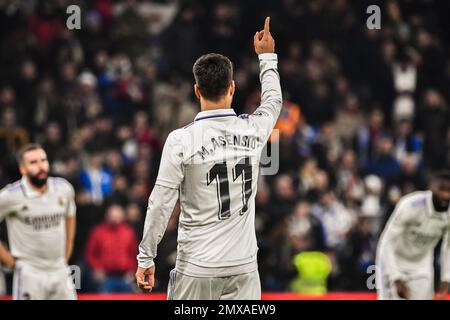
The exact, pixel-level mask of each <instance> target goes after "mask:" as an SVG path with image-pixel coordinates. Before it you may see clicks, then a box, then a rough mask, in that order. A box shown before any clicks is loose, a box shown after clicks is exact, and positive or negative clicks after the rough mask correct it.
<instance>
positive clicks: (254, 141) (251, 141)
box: [197, 134, 261, 160]
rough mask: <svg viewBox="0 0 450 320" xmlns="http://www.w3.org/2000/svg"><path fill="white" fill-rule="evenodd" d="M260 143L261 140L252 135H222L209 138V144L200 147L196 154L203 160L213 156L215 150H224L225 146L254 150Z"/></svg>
mask: <svg viewBox="0 0 450 320" xmlns="http://www.w3.org/2000/svg"><path fill="white" fill-rule="evenodd" d="M260 143H261V139H260V138H259V137H257V136H252V135H240V134H224V135H220V136H217V137H212V138H211V144H208V146H207V147H205V146H202V148H201V150H199V151H197V154H198V155H199V156H201V157H202V159H203V160H204V159H205V158H206V157H207V156H209V155H211V154H214V151H215V150H216V149H217V148H224V147H226V146H227V145H231V146H240V147H244V148H250V149H256V148H257V147H258V146H259V145H260Z"/></svg>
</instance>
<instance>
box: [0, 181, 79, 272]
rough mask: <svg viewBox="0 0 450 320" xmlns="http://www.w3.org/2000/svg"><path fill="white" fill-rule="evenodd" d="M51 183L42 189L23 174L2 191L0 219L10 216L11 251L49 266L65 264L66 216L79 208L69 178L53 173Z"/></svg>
mask: <svg viewBox="0 0 450 320" xmlns="http://www.w3.org/2000/svg"><path fill="white" fill-rule="evenodd" d="M47 185H48V188H47V190H46V191H45V192H44V193H39V192H37V191H36V190H34V189H33V188H32V187H31V186H30V184H29V182H28V181H27V179H26V178H24V177H23V178H22V179H21V180H19V181H17V182H15V183H12V184H10V185H7V186H6V187H5V188H3V189H2V190H1V191H0V221H1V220H3V219H6V225H7V229H8V239H9V244H10V250H11V254H12V255H13V256H14V257H15V258H16V259H18V260H19V261H23V262H25V263H27V264H30V265H32V266H34V267H36V268H40V269H45V270H49V269H57V268H60V267H62V266H64V265H65V261H64V258H65V246H66V229H65V218H66V217H68V216H73V215H75V211H76V208H75V199H74V190H73V187H72V185H71V184H70V183H69V182H68V181H67V180H65V179H63V178H54V177H49V178H48V180H47Z"/></svg>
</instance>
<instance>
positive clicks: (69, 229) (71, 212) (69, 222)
mask: <svg viewBox="0 0 450 320" xmlns="http://www.w3.org/2000/svg"><path fill="white" fill-rule="evenodd" d="M67 184H68V189H69V191H68V194H69V195H68V199H69V202H68V205H67V211H66V250H65V260H66V262H67V263H68V262H69V259H70V257H71V256H72V252H73V242H74V240H75V229H76V217H75V214H76V205H75V191H74V190H73V187H72V186H71V185H70V184H69V183H67Z"/></svg>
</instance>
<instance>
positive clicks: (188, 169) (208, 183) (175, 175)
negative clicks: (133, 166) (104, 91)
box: [138, 54, 282, 276]
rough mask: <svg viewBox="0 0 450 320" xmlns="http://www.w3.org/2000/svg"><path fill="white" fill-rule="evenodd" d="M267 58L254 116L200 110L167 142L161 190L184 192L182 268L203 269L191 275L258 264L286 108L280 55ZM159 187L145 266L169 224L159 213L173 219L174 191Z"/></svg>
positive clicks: (144, 247)
mask: <svg viewBox="0 0 450 320" xmlns="http://www.w3.org/2000/svg"><path fill="white" fill-rule="evenodd" d="M259 61H260V70H261V71H260V79H261V85H262V97H261V105H260V106H259V107H258V108H257V109H256V111H255V112H254V113H253V114H251V115H247V114H245V115H240V116H237V115H236V113H235V112H234V110H233V109H216V110H210V111H203V112H200V113H198V114H197V116H196V117H195V119H194V121H193V122H192V123H191V124H189V125H187V126H185V127H184V128H180V129H177V130H175V131H173V132H171V133H170V135H169V136H168V138H167V140H166V143H165V145H164V150H163V154H162V157H161V164H160V168H159V173H158V178H157V180H156V186H155V188H156V190H159V189H157V188H158V187H164V188H170V189H172V190H174V189H178V190H179V199H180V204H181V215H180V221H179V228H178V255H177V270H178V271H179V272H181V273H183V272H185V273H186V274H189V272H188V271H186V269H187V268H190V270H191V271H192V270H194V269H195V270H196V271H193V272H191V273H190V274H191V275H194V276H197V275H199V274H202V270H201V268H230V267H235V266H243V265H247V266H249V265H251V266H250V267H247V269H246V271H248V272H250V271H252V270H254V269H255V268H257V264H256V255H257V250H258V248H257V242H256V235H255V195H256V187H257V178H258V174H259V163H260V157H261V152H262V149H263V147H264V146H265V144H266V142H267V139H268V137H269V135H270V133H271V132H272V129H273V127H274V125H275V122H276V121H277V118H278V116H279V114H280V111H281V106H282V95H281V87H280V79H279V75H278V71H277V55H276V54H261V55H259ZM155 192H157V191H155ZM158 192H161V193H162V194H161V195H159V196H158V197H156V196H155V194H153V195H151V196H150V199H149V208H148V211H147V219H146V225H145V228H144V237H143V240H142V242H141V244H140V248H139V249H140V254H139V256H138V261H139V265H140V266H144V267H148V266H149V265H151V264H152V263H153V258H154V257H155V256H156V244H157V243H158V242H159V240H160V238H161V236H162V234H163V233H164V229H162V228H165V223H166V222H165V223H162V222H161V221H162V220H161V219H160V218H159V217H155V216H153V215H158V216H159V215H166V218H165V219H168V218H167V212H165V211H168V210H167V209H165V208H164V204H160V203H159V202H160V201H161V199H162V198H165V199H167V201H168V202H172V201H173V199H172V196H169V193H170V192H168V191H167V192H166V191H163V190H161V191H158ZM169 198H170V199H169ZM152 207H153V208H152ZM169 210H171V209H169ZM169 214H170V212H169ZM189 265H190V267H189ZM244 269H245V268H244ZM203 270H204V269H203ZM214 270H215V271H214V272H215V273H214V274H217V272H218V271H217V269H214ZM222 271H223V270H222ZM227 272H228V273H230V272H233V271H232V270H231V269H229V270H228V271H227ZM206 274H207V273H203V275H205V276H206ZM221 274H222V273H221Z"/></svg>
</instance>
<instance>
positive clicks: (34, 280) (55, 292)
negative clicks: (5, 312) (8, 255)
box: [12, 262, 77, 300]
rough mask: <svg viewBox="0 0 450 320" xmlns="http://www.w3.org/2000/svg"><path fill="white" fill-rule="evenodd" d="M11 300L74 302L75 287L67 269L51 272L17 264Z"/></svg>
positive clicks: (21, 263)
mask: <svg viewBox="0 0 450 320" xmlns="http://www.w3.org/2000/svg"><path fill="white" fill-rule="evenodd" d="M12 298H13V300H76V299H77V294H76V291H75V285H74V284H73V281H72V278H71V277H70V273H69V269H68V268H67V267H63V268H59V269H56V270H51V271H43V270H40V269H36V268H34V267H32V266H30V265H28V264H25V263H23V262H17V263H16V268H15V270H14V278H13V296H12Z"/></svg>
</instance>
